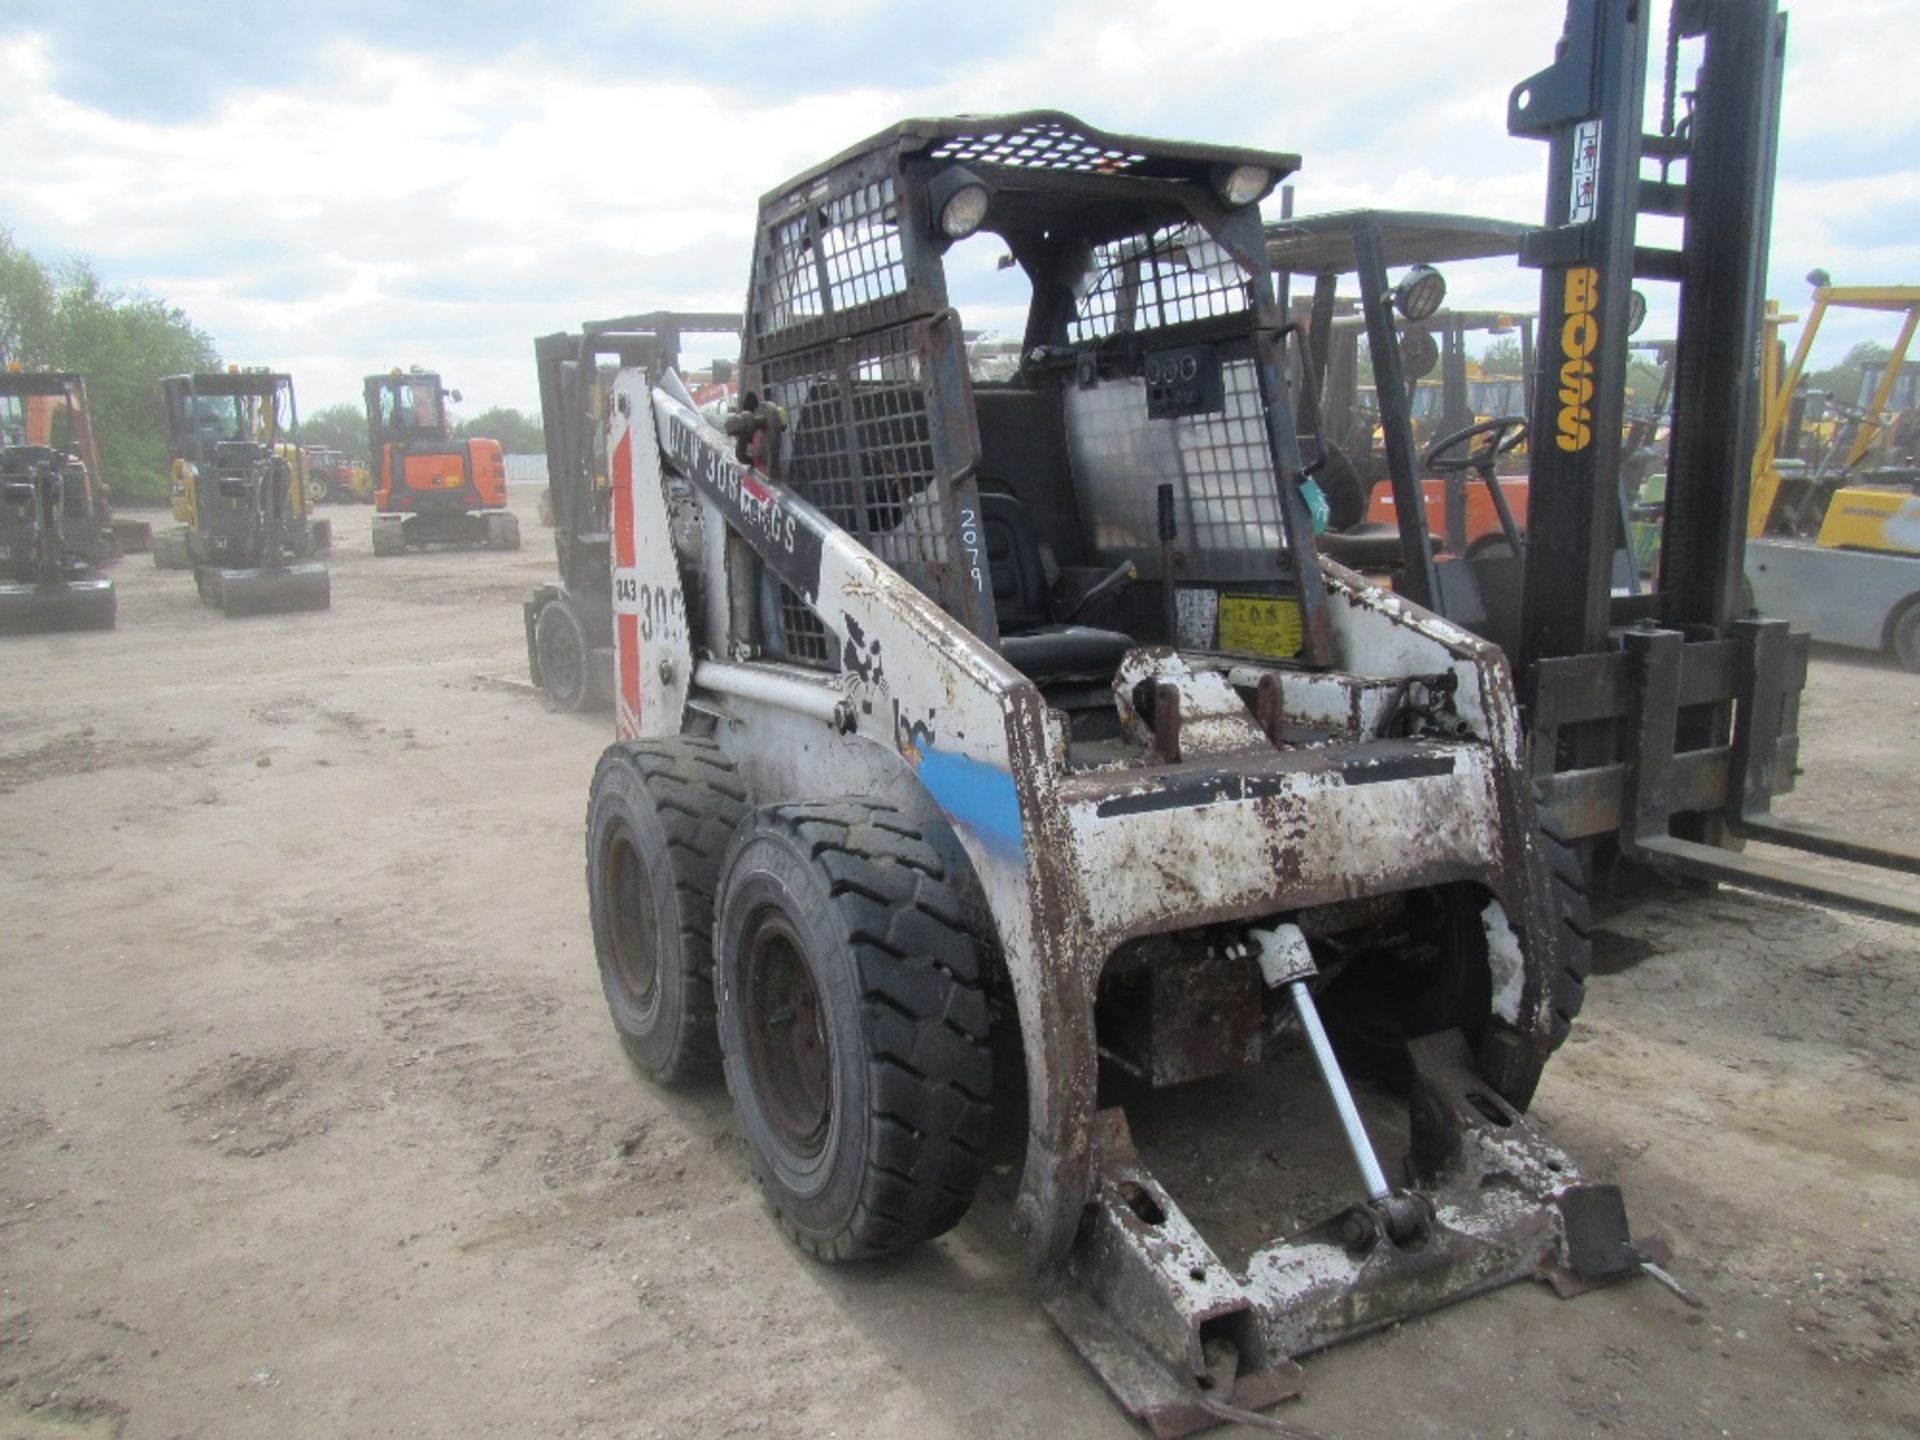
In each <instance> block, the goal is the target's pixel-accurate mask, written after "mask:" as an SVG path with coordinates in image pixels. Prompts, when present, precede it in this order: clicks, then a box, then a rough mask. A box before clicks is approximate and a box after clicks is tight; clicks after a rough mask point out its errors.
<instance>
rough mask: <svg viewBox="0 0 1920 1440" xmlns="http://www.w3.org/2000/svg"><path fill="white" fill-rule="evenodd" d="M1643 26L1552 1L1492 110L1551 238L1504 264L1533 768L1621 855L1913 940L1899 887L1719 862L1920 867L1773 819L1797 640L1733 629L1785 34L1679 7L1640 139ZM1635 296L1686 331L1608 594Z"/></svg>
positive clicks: (1532, 243) (1698, 7)
mask: <svg viewBox="0 0 1920 1440" xmlns="http://www.w3.org/2000/svg"><path fill="white" fill-rule="evenodd" d="M1650 8H1651V7H1649V6H1647V5H1645V4H1642V3H1636V0H1569V4H1568V6H1567V19H1566V27H1565V31H1564V33H1563V35H1562V37H1561V40H1560V43H1559V45H1558V47H1557V49H1556V53H1555V56H1554V60H1553V63H1552V64H1551V65H1550V66H1548V67H1547V68H1546V69H1545V70H1543V71H1541V72H1540V73H1539V74H1537V75H1535V76H1533V77H1532V78H1531V79H1529V80H1526V81H1524V82H1523V83H1522V84H1520V85H1519V86H1517V87H1516V88H1515V89H1514V91H1513V94H1512V97H1511V99H1510V101H1509V105H1508V115H1507V124H1508V129H1509V130H1510V131H1511V132H1512V133H1513V134H1515V135H1517V136H1522V137H1526V138H1531V139H1538V140H1544V141H1546V142H1547V144H1548V146H1549V159H1548V173H1549V180H1548V187H1547V213H1546V223H1545V224H1544V225H1543V226H1542V227H1541V228H1540V229H1538V230H1536V231H1533V232H1532V233H1531V234H1529V235H1528V236H1527V237H1526V238H1525V239H1524V240H1523V241H1522V242H1521V249H1520V255H1521V261H1522V263H1523V264H1527V265H1531V266H1535V267H1537V268H1538V269H1539V270H1540V272H1541V295H1540V343H1539V356H1540V364H1541V367H1542V375H1541V378H1542V380H1543V382H1544V383H1542V384H1540V385H1539V386H1537V387H1536V388H1535V393H1534V401H1533V413H1532V417H1531V430H1532V437H1533V439H1532V446H1531V450H1532V476H1531V497H1530V505H1529V531H1530V534H1529V540H1528V554H1527V561H1526V566H1525V574H1524V582H1523V585H1524V589H1523V603H1522V608H1521V617H1520V621H1521V623H1520V633H1519V635H1518V637H1517V643H1516V648H1515V653H1514V654H1513V656H1512V658H1513V659H1514V662H1515V672H1516V680H1517V684H1518V688H1519V692H1520V695H1521V698H1522V702H1523V705H1524V706H1525V714H1526V724H1527V730H1528V744H1529V747H1530V749H1531V752H1532V753H1531V760H1530V768H1531V770H1532V772H1533V776H1534V778H1535V780H1536V782H1537V784H1538V787H1539V790H1540V793H1541V796H1542V799H1543V801H1544V803H1546V804H1548V805H1551V806H1553V807H1555V808H1556V809H1558V810H1560V811H1561V812H1562V814H1563V816H1564V818H1565V820H1566V823H1567V825H1568V829H1569V832H1570V833H1571V834H1573V835H1575V836H1578V837H1592V838H1610V839H1611V840H1612V841H1613V842H1614V843H1616V844H1617V846H1618V853H1619V854H1620V855H1621V856H1622V857H1624V858H1625V859H1627V860H1629V861H1632V862H1635V863H1637V864H1642V865H1645V866H1648V867H1650V868H1652V869H1654V870H1656V871H1660V872H1663V873H1666V874H1669V875H1673V876H1677V877H1682V878H1686V879H1690V880H1695V881H1708V882H1726V883H1730V884H1734V885H1737V886H1742V887H1744V888H1748V889H1757V890H1762V891H1767V892H1770V893H1773V894H1778V895H1787V896H1791V897H1795V898H1799V899H1806V900H1813V901H1815V902H1817V903H1821V904H1828V905H1835V906H1839V907H1842V908H1847V909H1852V910H1857V911H1861V912H1864V913H1868V914H1873V915H1878V916H1882V917H1885V918H1889V919H1896V920H1901V921H1905V922H1908V923H1920V899H1916V897H1915V895H1914V893H1913V890H1912V885H1911V882H1910V881H1907V882H1897V883H1893V884H1889V883H1886V882H1885V881H1884V880H1882V879H1878V878H1874V879H1862V878H1858V877H1856V876H1855V875H1851V874H1848V875H1839V874H1835V873H1829V872H1827V871H1824V870H1821V871H1816V870H1813V869H1811V868H1809V867H1807V866H1804V865H1799V864H1796V863H1793V862H1791V861H1782V860H1776V859H1772V858H1768V857H1766V856H1764V855H1759V854H1753V853H1748V852H1745V851H1737V850H1734V849H1731V848H1728V847H1727V846H1725V845H1724V844H1723V843H1722V841H1723V840H1724V839H1725V837H1727V836H1729V835H1731V836H1732V837H1735V838H1738V839H1744V840H1758V841H1763V842H1766V843H1768V844H1772V845H1779V846H1784V847H1787V848H1789V849H1794V850H1800V851H1804V852H1807V853H1810V854H1817V855H1824V856H1827V857H1830V858H1834V859H1840V860H1845V861H1849V862H1852V863H1854V864H1857V865H1863V866H1867V867H1872V868H1875V869H1881V870H1894V871H1899V872H1903V873H1904V874H1905V875H1908V876H1911V875H1913V874H1920V852H1916V851H1914V850H1912V849H1911V848H1908V849H1901V848H1897V847H1891V846H1886V845H1881V844H1877V843H1873V842H1870V841H1866V840H1863V839H1860V838H1858V837H1855V836H1850V835H1846V834H1843V833H1839V832H1836V831H1832V830H1828V829H1824V828H1822V827H1817V826H1812V825H1806V824H1802V823H1798V822H1795V821H1791V820H1787V819H1783V818H1781V817H1778V816H1775V815H1774V814H1773V813H1772V808H1771V807H1772V803H1773V800H1774V798H1775V797H1776V796H1778V795H1781V794H1783V793H1785V792H1786V791H1788V790H1790V789H1792V787H1793V778H1794V774H1795V770H1796V763H1797V756H1798V747H1799V734H1798V723H1799V710H1800V693H1801V691H1802V689H1803V688H1804V686H1805V684H1806V675H1807V637H1806V635H1805V634H1790V633H1789V631H1788V628H1787V625H1786V622H1785V621H1782V620H1772V619H1765V618H1762V617H1760V616H1757V615H1752V616H1746V615H1742V614H1741V613H1740V611H1741V609H1742V608H1743V607H1742V602H1741V598H1740V596H1741V585H1742V581H1743V562H1744V557H1745V544H1746V530H1747V504H1748V490H1749V479H1750V474H1751V466H1752V458H1753V450H1754V445H1755V437H1756V433H1757V431H1758V429H1759V420H1760V413H1761V410H1760V406H1761V397H1760V393H1759V392H1760V358H1761V354H1760V352H1761V343H1762V334H1763V318H1764V308H1765V296H1764V291H1765V277H1766V259H1767V237H1768V232H1769V227H1770V225H1771V223H1772V203H1773V177H1774V161H1775V152H1776V148H1777V142H1778V136H1779V122H1780V82H1781V71H1782V66H1783V60H1784V55H1785V48H1786V29H1787V23H1786V16H1785V15H1783V14H1781V13H1780V11H1779V9H1778V7H1777V5H1776V3H1775V0H1674V4H1673V7H1672V10H1671V13H1670V16H1669V20H1668V26H1667V45H1666V55H1665V64H1664V66H1663V71H1664V76H1665V86H1664V94H1663V96H1662V97H1661V105H1660V124H1659V129H1658V133H1655V134H1648V133H1645V129H1644V124H1643V120H1644V116H1645V111H1646V102H1647V92H1646V84H1647V68H1648V58H1649V48H1650V46H1649V37H1650V32H1651V28H1652V23H1651V16H1650V14H1649V10H1650ZM1696 42H1697V54H1698V56H1699V61H1698V67H1697V69H1696V70H1695V71H1694V75H1693V85H1692V87H1691V89H1686V90H1683V87H1682V82H1681V73H1680V72H1681V55H1682V51H1683V49H1693V48H1695V47H1696ZM1643 216H1653V217H1665V218H1668V219H1671V220H1677V221H1678V222H1679V233H1680V237H1681V238H1680V241H1679V244H1678V246H1677V248H1676V247H1673V246H1666V245H1659V244H1653V243H1646V242H1645V241H1643V238H1642V236H1641V233H1640V221H1641V218H1642V217H1643ZM1635 281H1644V282H1665V283H1669V284H1672V285H1674V286H1676V287H1677V290H1678V301H1677V309H1678V324H1677V330H1676V332H1675V338H1674V342H1673V345H1674V348H1673V361H1672V405H1673V415H1672V422H1671V426H1670V431H1669V448H1668V457H1667V489H1666V503H1665V511H1664V515H1663V518H1662V534H1661V545H1660V572H1659V575H1658V578H1657V583H1656V584H1655V585H1654V586H1653V587H1651V588H1650V589H1641V588H1639V587H1636V586H1628V587H1625V588H1626V591H1627V593H1619V592H1620V589H1621V587H1619V586H1617V585H1615V584H1614V582H1613V579H1612V577H1613V574H1614V560H1613V552H1614V550H1615V549H1616V547H1617V545H1618V544H1619V543H1620V540H1621V538H1622V536H1621V523H1622V522H1621V519H1620V517H1621V495H1620V476H1621V473H1622V461H1623V458H1624V457H1623V454H1622V449H1623V436H1624V428H1625V419H1626V416H1625V403H1626V380H1627V361H1628V350H1629V347H1630V340H1629V336H1630V332H1631V328H1632V327H1631V322H1630V314H1631V310H1632V308H1633V304H1632V302H1633V292H1634V283H1635Z"/></svg>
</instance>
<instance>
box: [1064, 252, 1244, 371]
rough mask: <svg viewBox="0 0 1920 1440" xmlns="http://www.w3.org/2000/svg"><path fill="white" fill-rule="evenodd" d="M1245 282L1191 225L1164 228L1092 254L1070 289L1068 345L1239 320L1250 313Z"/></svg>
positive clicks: (1240, 272) (1240, 268)
mask: <svg viewBox="0 0 1920 1440" xmlns="http://www.w3.org/2000/svg"><path fill="white" fill-rule="evenodd" d="M1252 286H1253V277H1252V276H1251V275H1250V274H1248V272H1247V271H1246V269H1245V268H1244V267H1243V266H1242V265H1241V264H1240V263H1239V262H1238V261H1237V260H1235V259H1234V258H1233V257H1232V256H1231V255H1229V254H1228V253H1227V251H1226V250H1225V249H1224V248H1223V247H1222V246H1221V245H1220V243H1219V242H1218V241H1217V240H1215V239H1213V237H1212V236H1210V235H1208V234H1207V232H1206V231H1205V230H1203V229H1201V228H1200V227H1199V226H1198V225H1193V224H1185V223H1183V224H1179V225H1168V226H1164V227H1162V228H1161V229H1159V230H1155V231H1154V232H1153V233H1152V234H1150V235H1134V236H1129V237H1127V238H1126V239H1124V240H1115V241H1109V242H1108V243H1107V244H1104V245H1099V246H1096V247H1095V248H1094V252H1093V260H1092V263H1091V264H1090V265H1089V266H1088V268H1087V272H1086V274H1085V275H1083V276H1082V277H1081V280H1080V283H1079V284H1078V285H1077V286H1076V287H1075V301H1074V313H1073V317H1072V318H1071V319H1069V320H1068V321H1067V338H1068V339H1069V340H1070V341H1072V342H1073V343H1074V344H1081V343H1083V342H1086V341H1092V340H1104V339H1106V338H1107V337H1109V336H1112V335H1119V334H1124V333H1126V332H1128V331H1133V330H1153V329H1159V328H1161V327H1163V326H1167V325H1180V324H1184V323H1186V322H1189V321H1193V320H1211V319H1214V318H1216V317H1219V316H1225V315H1239V314H1242V313H1244V312H1246V311H1247V310H1250V309H1252V308H1253V289H1252Z"/></svg>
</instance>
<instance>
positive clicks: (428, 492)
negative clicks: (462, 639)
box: [365, 365, 520, 555]
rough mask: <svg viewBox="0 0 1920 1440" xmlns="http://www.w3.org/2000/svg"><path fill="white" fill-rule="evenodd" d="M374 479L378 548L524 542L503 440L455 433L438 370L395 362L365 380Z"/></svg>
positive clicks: (509, 546)
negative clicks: (511, 501)
mask: <svg viewBox="0 0 1920 1440" xmlns="http://www.w3.org/2000/svg"><path fill="white" fill-rule="evenodd" d="M365 396H366V404H367V439H368V443H369V444H370V445H371V446H372V450H373V457H374V459H373V464H374V471H375V487H374V492H373V506H374V510H375V512H376V513H375V515H374V520H373V553H374V554H376V555H398V554H402V553H404V552H405V551H406V550H407V548H408V547H409V546H412V547H424V546H427V545H465V546H474V545H483V546H485V547H486V548H487V549H489V550H518V549H519V548H520V522H519V521H518V520H517V519H516V518H515V517H514V515H513V514H512V512H511V511H509V510H508V509H507V508H506V507H507V462H506V456H505V454H504V453H503V452H502V450H501V448H500V442H499V441H498V440H485V439H468V440H456V439H455V438H454V435H453V421H452V417H451V416H450V415H449V413H448V410H447V405H448V402H449V401H452V402H455V403H458V401H459V399H460V392H459V391H458V390H448V389H447V388H446V387H445V386H443V385H442V384H441V383H440V377H439V375H437V374H435V373H434V372H433V371H431V370H422V369H421V368H420V367H419V366H417V365H416V366H414V367H413V368H412V369H411V370H404V371H403V370H401V369H400V368H399V367H398V366H395V367H394V368H393V369H392V370H389V371H388V372H387V373H386V374H385V375H369V376H368V377H367V378H366V383H365Z"/></svg>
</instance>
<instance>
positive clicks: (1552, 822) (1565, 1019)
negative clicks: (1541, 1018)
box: [1539, 805, 1593, 1050]
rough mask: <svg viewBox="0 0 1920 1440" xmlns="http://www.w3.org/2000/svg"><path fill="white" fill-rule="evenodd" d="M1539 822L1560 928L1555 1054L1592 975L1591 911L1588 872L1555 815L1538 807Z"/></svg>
mask: <svg viewBox="0 0 1920 1440" xmlns="http://www.w3.org/2000/svg"><path fill="white" fill-rule="evenodd" d="M1539 818H1540V843H1541V845H1542V847H1543V848H1544V849H1545V850H1546V855H1547V866H1548V870H1549V872H1550V875H1551V882H1550V889H1551V890H1552V892H1553V901H1554V917H1555V920H1556V922H1557V924H1558V927H1559V933H1558V934H1557V935H1556V936H1555V937H1554V938H1555V940H1556V941H1557V943H1558V944H1559V948H1560V964H1559V966H1558V968H1557V969H1556V970H1555V972H1554V993H1553V1037H1552V1045H1553V1048H1554V1049H1556V1050H1557V1049H1559V1048H1560V1046H1561V1045H1562V1044H1564V1043H1565V1042H1566V1038H1567V1036H1568V1035H1569V1034H1570V1033H1571V1032H1572V1029H1573V1022H1574V1019H1575V1018H1576V1017H1577V1016H1578V1015H1579V1014H1580V1009H1581V1007H1582V1006H1583V1005H1584V1004H1585V1003H1586V998H1587V979H1588V977H1589V976H1590V975H1592V973H1593V908H1592V905H1591V903H1590V902H1589V900H1588V898H1587V876H1586V868H1585V867H1584V866H1583V865H1582V864H1581V863H1580V854H1579V852H1578V851H1577V850H1575V849H1574V847H1573V842H1572V841H1571V840H1570V839H1569V838H1568V837H1567V832H1566V827H1565V826H1564V825H1563V824H1562V823H1561V821H1560V817H1559V815H1557V814H1556V813H1555V812H1554V811H1553V810H1551V809H1549V808H1548V807H1546V806H1544V805H1542V806H1540V807H1539Z"/></svg>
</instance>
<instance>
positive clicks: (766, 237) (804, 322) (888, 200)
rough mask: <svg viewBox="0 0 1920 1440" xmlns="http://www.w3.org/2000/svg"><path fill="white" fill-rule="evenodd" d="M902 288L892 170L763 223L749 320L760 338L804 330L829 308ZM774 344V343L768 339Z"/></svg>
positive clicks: (797, 339)
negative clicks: (775, 219)
mask: <svg viewBox="0 0 1920 1440" xmlns="http://www.w3.org/2000/svg"><path fill="white" fill-rule="evenodd" d="M906 288H907V267H906V256H905V251H904V249H903V247H902V239H901V234H900V202H899V196H898V193H897V191H896V189H895V184H894V179H893V177H892V176H891V175H884V176H881V177H879V178H877V179H873V180H864V181H855V182H854V183H853V184H852V185H851V186H850V188H848V189H846V190H845V191H843V192H842V193H841V194H838V195H834V196H830V197H828V198H827V199H825V200H823V201H819V202H817V203H816V202H811V201H810V202H809V203H808V204H807V205H806V206H805V207H804V208H802V209H800V210H798V211H796V212H795V213H794V214H792V215H790V216H787V217H786V218H784V219H780V220H777V221H774V222H772V223H771V224H768V225H766V226H764V227H763V229H762V233H761V238H760V243H759V246H758V255H757V257H756V260H755V264H754V274H753V295H752V304H751V320H752V323H753V334H754V336H755V337H756V338H758V339H759V340H761V341H763V342H764V341H768V340H772V339H774V338H775V337H782V336H784V337H786V339H787V340H788V341H791V342H792V343H795V344H804V343H805V342H806V339H807V334H806V332H807V331H808V330H809V329H810V328H814V327H815V326H816V322H819V321H821V320H823V319H824V318H825V317H827V316H828V315H832V314H839V313H842V312H845V311H848V310H854V309H858V308H859V307H861V306H863V305H873V304H878V303H880V302H882V301H885V300H888V299H891V298H893V297H895V296H898V295H900V294H903V293H904V292H905V291H906ZM774 348H778V347H774Z"/></svg>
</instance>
